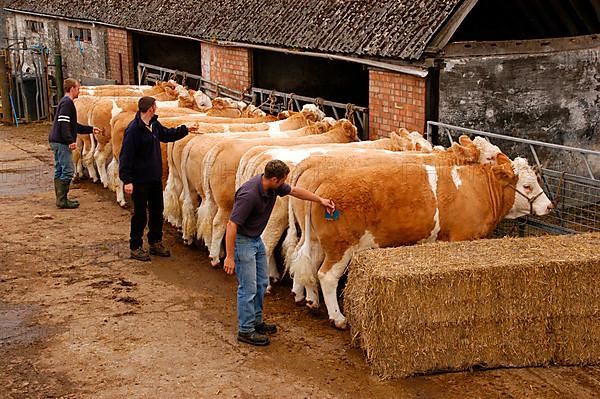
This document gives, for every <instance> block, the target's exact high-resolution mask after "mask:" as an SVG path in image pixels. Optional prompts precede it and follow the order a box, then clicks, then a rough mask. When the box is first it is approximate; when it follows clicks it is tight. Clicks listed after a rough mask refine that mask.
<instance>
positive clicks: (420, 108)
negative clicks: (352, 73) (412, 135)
mask: <svg viewBox="0 0 600 399" xmlns="http://www.w3.org/2000/svg"><path fill="white" fill-rule="evenodd" d="M401 127H405V128H406V129H408V130H409V131H411V132H412V131H414V130H416V131H418V132H420V133H423V131H424V129H425V79H424V78H419V77H417V76H411V75H406V74H402V73H396V72H387V71H380V70H375V69H371V70H369V138H370V139H371V140H375V139H378V138H382V137H388V136H389V134H390V132H391V131H394V130H398V129H399V128H401Z"/></svg>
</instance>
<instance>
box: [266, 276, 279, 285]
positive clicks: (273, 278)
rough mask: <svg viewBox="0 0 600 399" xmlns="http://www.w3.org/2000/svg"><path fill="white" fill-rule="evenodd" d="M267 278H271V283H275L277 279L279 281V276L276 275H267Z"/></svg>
mask: <svg viewBox="0 0 600 399" xmlns="http://www.w3.org/2000/svg"><path fill="white" fill-rule="evenodd" d="M269 278H270V279H271V284H277V283H278V282H279V281H281V278H280V277H279V276H278V275H277V276H269Z"/></svg>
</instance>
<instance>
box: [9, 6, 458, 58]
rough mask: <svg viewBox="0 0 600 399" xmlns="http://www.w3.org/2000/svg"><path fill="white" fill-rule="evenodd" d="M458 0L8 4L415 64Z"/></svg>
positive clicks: (193, 34)
mask: <svg viewBox="0 0 600 399" xmlns="http://www.w3.org/2000/svg"><path fill="white" fill-rule="evenodd" d="M461 1H462V0H380V1H374V0H273V1H269V2H265V1H258V0H245V1H244V0H220V1H212V2H199V1H191V0H177V1H175V0H164V1H154V2H150V1H147V0H128V1H124V0H107V1H102V2H100V1H97V0H69V1H64V0H62V1H61V0H44V1H40V0H13V1H11V0H8V1H7V3H8V4H7V5H6V7H7V8H11V9H17V10H22V11H30V12H36V13H43V14H49V15H55V16H63V17H70V18H77V19H85V20H90V21H97V22H103V23H108V24H114V25H118V26H122V27H126V28H132V29H141V30H148V31H152V32H157V33H168V34H175V35H182V36H187V37H192V38H196V39H203V40H219V41H231V42H241V43H249V44H260V45H267V46H275V47H283V48H294V49H300V50H306V51H319V52H324V53H334V54H343V55H354V56H365V57H381V58H393V59H419V58H420V57H421V55H422V54H423V51H424V49H425V47H426V45H427V44H428V43H429V41H430V40H431V39H432V37H433V36H434V34H435V32H436V31H437V30H438V29H439V28H440V27H441V26H442V24H443V23H444V21H446V20H447V18H448V17H449V16H450V15H451V14H452V12H453V11H454V10H455V9H456V8H457V6H458V5H459V3H460V2H461Z"/></svg>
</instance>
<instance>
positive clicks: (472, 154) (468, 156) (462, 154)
mask: <svg viewBox="0 0 600 399" xmlns="http://www.w3.org/2000/svg"><path fill="white" fill-rule="evenodd" d="M465 137H466V136H465ZM459 142H460V144H458V143H452V146H451V147H450V148H449V149H448V151H449V152H451V153H452V154H453V155H454V157H455V159H456V162H457V163H458V164H459V165H460V164H471V163H477V162H479V159H480V152H479V149H478V148H477V147H475V145H473V142H471V140H470V139H469V138H468V137H467V140H459Z"/></svg>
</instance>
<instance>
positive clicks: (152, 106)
mask: <svg viewBox="0 0 600 399" xmlns="http://www.w3.org/2000/svg"><path fill="white" fill-rule="evenodd" d="M196 130H197V129H196V128H193V127H192V128H190V129H188V128H187V127H186V126H185V125H181V126H179V127H177V128H174V129H168V128H166V127H164V126H163V125H161V124H160V122H158V116H157V115H156V100H155V99H154V98H152V97H142V98H140V100H139V101H138V112H137V113H136V114H135V119H134V120H133V121H131V123H130V124H129V126H127V129H125V136H124V138H123V146H122V148H121V154H120V156H119V177H120V178H121V180H122V181H123V184H124V185H125V186H124V189H125V192H126V193H127V194H131V198H132V200H133V216H132V217H131V234H130V240H129V249H130V250H131V258H133V259H137V260H142V261H149V260H150V255H158V256H171V253H170V251H169V250H168V249H166V248H165V247H164V246H163V244H162V225H163V208H164V204H163V187H162V180H161V178H162V158H161V152H160V142H161V141H162V142H172V141H177V140H179V139H181V138H183V137H185V136H186V135H187V134H188V131H189V132H195V131H196ZM147 211H148V213H149V218H148V217H147ZM146 222H148V230H149V231H148V243H149V244H150V253H148V251H146V250H144V249H143V247H142V245H143V236H144V228H145V227H146Z"/></svg>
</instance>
